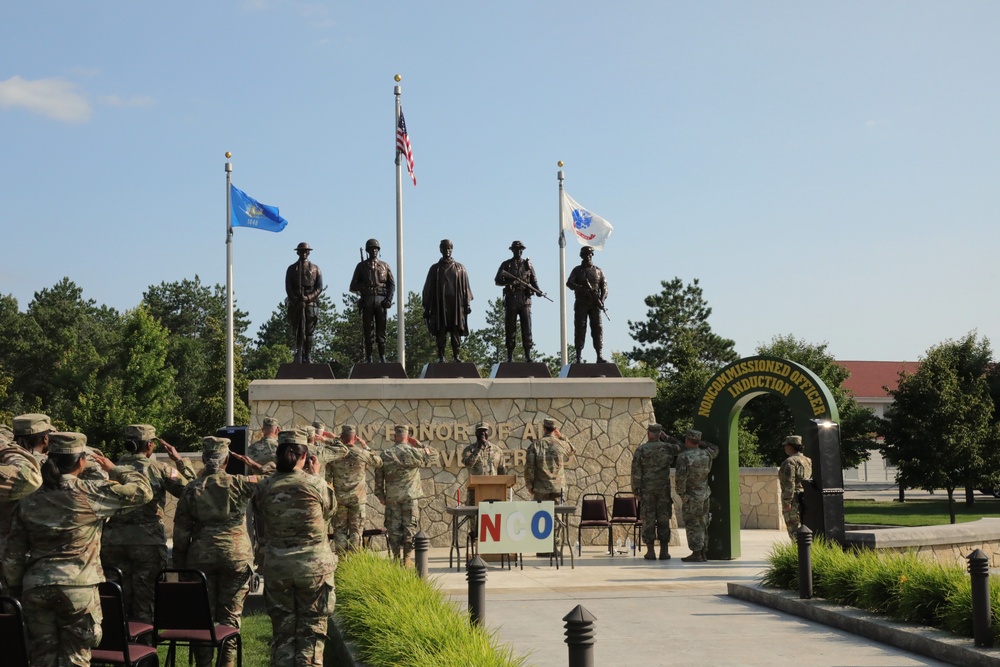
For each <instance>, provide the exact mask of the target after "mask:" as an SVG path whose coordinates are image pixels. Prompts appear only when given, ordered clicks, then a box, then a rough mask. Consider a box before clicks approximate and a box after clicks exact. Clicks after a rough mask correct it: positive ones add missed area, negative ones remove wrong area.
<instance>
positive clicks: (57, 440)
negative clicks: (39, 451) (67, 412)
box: [49, 431, 87, 454]
mask: <svg viewBox="0 0 1000 667" xmlns="http://www.w3.org/2000/svg"><path fill="white" fill-rule="evenodd" d="M86 451H87V436H85V435H84V434H83V433H72V432H61V431H53V432H52V433H50V434H49V454H80V453H83V452H86Z"/></svg>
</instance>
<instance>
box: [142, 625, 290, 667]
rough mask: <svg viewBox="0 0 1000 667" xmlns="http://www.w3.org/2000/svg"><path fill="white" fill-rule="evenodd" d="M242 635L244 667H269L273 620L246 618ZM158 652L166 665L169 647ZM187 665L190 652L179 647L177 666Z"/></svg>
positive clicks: (159, 648)
mask: <svg viewBox="0 0 1000 667" xmlns="http://www.w3.org/2000/svg"><path fill="white" fill-rule="evenodd" d="M240 634H241V635H243V667H268V665H269V664H270V660H271V653H270V648H269V647H268V642H269V641H271V619H270V618H268V617H267V615H265V614H255V615H253V616H244V617H243V625H242V628H241V632H240ZM157 650H158V651H159V654H160V664H161V665H162V664H165V663H164V661H165V659H166V657H167V647H166V646H160V647H158V649H157ZM187 664H188V650H187V648H186V647H183V646H178V647H177V665H178V667H180V666H181V665H183V667H187ZM213 664H214V663H213Z"/></svg>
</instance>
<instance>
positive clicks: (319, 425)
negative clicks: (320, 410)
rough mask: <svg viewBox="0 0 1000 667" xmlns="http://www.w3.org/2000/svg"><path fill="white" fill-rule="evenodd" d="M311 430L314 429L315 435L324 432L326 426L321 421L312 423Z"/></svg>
mask: <svg viewBox="0 0 1000 667" xmlns="http://www.w3.org/2000/svg"><path fill="white" fill-rule="evenodd" d="M313 428H314V429H316V432H317V433H319V432H320V431H325V430H326V424H324V423H323V422H321V421H314V422H313Z"/></svg>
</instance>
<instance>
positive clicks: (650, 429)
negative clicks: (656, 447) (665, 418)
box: [646, 424, 663, 433]
mask: <svg viewBox="0 0 1000 667" xmlns="http://www.w3.org/2000/svg"><path fill="white" fill-rule="evenodd" d="M646 431H647V432H649V433H663V427H662V426H660V425H659V424H650V425H649V426H647V427H646Z"/></svg>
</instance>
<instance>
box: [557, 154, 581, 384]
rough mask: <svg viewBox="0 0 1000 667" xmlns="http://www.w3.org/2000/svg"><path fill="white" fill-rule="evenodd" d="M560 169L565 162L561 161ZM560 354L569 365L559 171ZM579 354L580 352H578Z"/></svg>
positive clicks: (558, 176) (561, 175) (561, 184)
mask: <svg viewBox="0 0 1000 667" xmlns="http://www.w3.org/2000/svg"><path fill="white" fill-rule="evenodd" d="M558 165H559V167H562V166H563V161H562V160H559V162H558ZM557 178H558V179H559V352H560V355H561V357H562V365H563V366H565V365H566V364H568V363H569V356H568V351H567V341H566V230H564V229H563V171H562V169H559V173H558V175H557ZM577 352H578V353H579V351H577Z"/></svg>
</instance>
